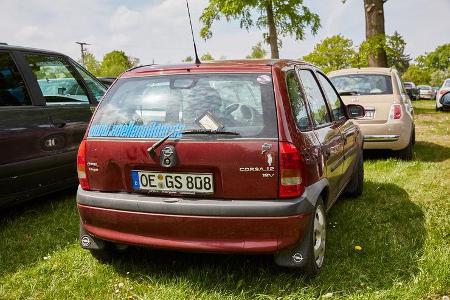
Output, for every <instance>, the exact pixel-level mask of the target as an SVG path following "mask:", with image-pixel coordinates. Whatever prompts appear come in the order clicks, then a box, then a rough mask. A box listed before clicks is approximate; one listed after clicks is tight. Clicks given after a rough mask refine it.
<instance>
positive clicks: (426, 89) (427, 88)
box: [417, 85, 431, 91]
mask: <svg viewBox="0 0 450 300" xmlns="http://www.w3.org/2000/svg"><path fill="white" fill-rule="evenodd" d="M417 88H418V89H419V90H424V91H429V90H431V86H427V85H419V86H418V87H417Z"/></svg>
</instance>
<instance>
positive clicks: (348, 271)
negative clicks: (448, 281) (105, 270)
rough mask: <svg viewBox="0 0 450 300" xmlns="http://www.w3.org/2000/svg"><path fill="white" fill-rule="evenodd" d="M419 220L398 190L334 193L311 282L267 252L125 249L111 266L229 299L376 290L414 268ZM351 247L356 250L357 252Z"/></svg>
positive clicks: (421, 235)
mask: <svg viewBox="0 0 450 300" xmlns="http://www.w3.org/2000/svg"><path fill="white" fill-rule="evenodd" d="M424 222H425V220H424V214H423V212H422V211H421V209H420V208H419V207H418V206H417V205H415V204H414V203H413V202H411V201H410V199H409V196H408V194H407V193H406V191H405V190H403V189H402V188H400V187H398V186H397V185H394V184H382V183H374V182H370V181H369V182H365V186H364V194H363V196H362V197H360V198H358V199H352V200H346V199H341V200H340V201H338V202H337V204H336V206H335V207H334V208H333V209H332V210H331V212H330V215H329V217H328V225H329V226H328V228H329V230H328V235H327V243H328V249H327V255H326V262H325V266H324V268H323V270H322V273H321V274H320V275H319V276H318V277H316V278H315V279H313V280H310V281H305V280H304V279H302V276H301V274H299V273H298V272H293V271H289V270H285V269H281V268H278V267H276V266H275V265H274V264H273V260H272V257H271V256H270V255H253V256H250V255H248V256H245V255H218V254H192V253H178V252H171V251H159V250H150V249H143V248H136V247H132V248H130V249H128V250H127V251H125V252H124V253H122V254H121V255H120V256H117V257H115V258H114V260H113V261H112V262H111V264H112V266H113V267H114V268H115V270H116V271H117V272H119V273H121V274H123V275H124V276H128V277H130V279H132V280H136V281H137V282H141V283H143V284H147V283H148V284H155V283H156V282H158V283H160V284H163V283H173V284H176V283H177V282H183V283H184V284H187V285H188V286H189V287H190V288H192V289H195V290H198V291H199V292H208V293H209V292H217V293H220V294H224V295H230V296H234V297H238V296H240V295H242V293H245V294H246V295H247V296H249V295H255V294H266V295H278V296H282V295H291V294H298V293H302V290H303V292H305V289H307V290H308V291H309V292H311V291H314V292H313V293H315V294H316V295H318V294H320V293H321V292H323V291H333V292H336V291H337V292H338V294H339V293H341V294H349V293H352V292H357V291H360V290H362V289H367V288H370V289H380V290H381V289H387V288H389V287H391V286H392V285H393V283H394V282H395V281H397V280H405V279H406V280H407V279H408V278H412V277H413V275H414V274H417V272H418V271H419V269H418V265H417V262H418V258H419V257H420V256H421V255H422V252H423V244H424V239H425V228H424ZM356 245H359V246H361V247H362V249H363V250H362V251H361V252H356V251H355V250H354V247H355V246H356ZM127 272H130V273H129V274H128V273H127ZM125 274H127V275H125Z"/></svg>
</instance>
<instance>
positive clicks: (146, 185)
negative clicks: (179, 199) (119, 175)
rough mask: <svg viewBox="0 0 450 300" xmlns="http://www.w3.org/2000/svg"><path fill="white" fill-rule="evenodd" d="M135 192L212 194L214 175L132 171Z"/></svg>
mask: <svg viewBox="0 0 450 300" xmlns="http://www.w3.org/2000/svg"><path fill="white" fill-rule="evenodd" d="M131 181H132V186H133V189H134V190H145V191H150V192H156V193H180V194H212V193H214V183H213V175H212V174H210V173H165V172H149V171H135V170H133V171H131Z"/></svg>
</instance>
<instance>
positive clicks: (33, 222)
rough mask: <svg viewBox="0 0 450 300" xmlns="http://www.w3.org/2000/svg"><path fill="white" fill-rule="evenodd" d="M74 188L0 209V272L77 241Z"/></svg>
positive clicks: (21, 265)
mask: <svg viewBox="0 0 450 300" xmlns="http://www.w3.org/2000/svg"><path fill="white" fill-rule="evenodd" d="M75 192H76V190H75V189H69V190H64V191H61V192H58V193H54V194H50V195H47V196H45V197H41V198H37V199H32V200H30V201H28V202H24V203H21V204H20V205H17V206H14V207H9V208H7V209H4V208H3V209H2V210H1V211H0V240H1V242H0V276H3V275H5V274H7V273H13V272H15V271H16V270H17V269H18V268H20V267H25V266H28V265H31V264H33V263H35V262H36V261H38V260H42V259H43V257H44V256H47V255H48V254H50V253H52V252H53V251H55V250H58V249H61V248H63V247H65V246H67V245H68V244H73V243H74V242H76V239H77V238H78V215H77V211H76V206H75Z"/></svg>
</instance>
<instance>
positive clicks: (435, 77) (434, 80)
mask: <svg viewBox="0 0 450 300" xmlns="http://www.w3.org/2000/svg"><path fill="white" fill-rule="evenodd" d="M430 77H431V79H430V85H431V86H441V85H442V83H443V82H444V80H445V79H447V78H450V67H448V68H447V70H436V71H434V72H433V73H431V76H430Z"/></svg>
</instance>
